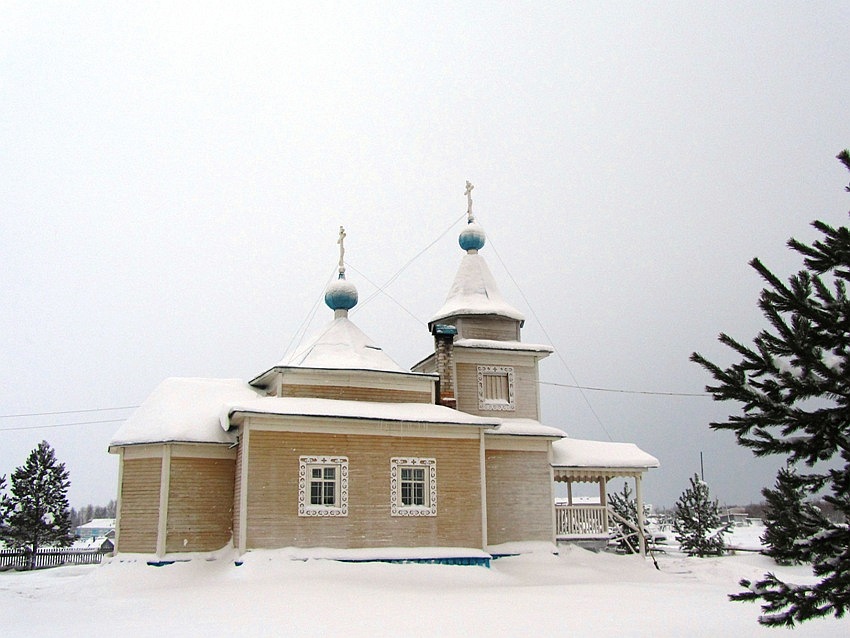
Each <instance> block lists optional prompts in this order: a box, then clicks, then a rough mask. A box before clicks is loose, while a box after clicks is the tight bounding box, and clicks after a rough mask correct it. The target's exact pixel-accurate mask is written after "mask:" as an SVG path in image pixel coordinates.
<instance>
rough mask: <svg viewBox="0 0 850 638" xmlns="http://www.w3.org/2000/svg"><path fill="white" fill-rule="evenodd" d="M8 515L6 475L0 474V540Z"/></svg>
mask: <svg viewBox="0 0 850 638" xmlns="http://www.w3.org/2000/svg"><path fill="white" fill-rule="evenodd" d="M8 516H9V497H8V496H7V495H6V477H5V476H3V475H0V540H3V539H4V538H5V532H6V529H7V523H6V521H7V517H8Z"/></svg>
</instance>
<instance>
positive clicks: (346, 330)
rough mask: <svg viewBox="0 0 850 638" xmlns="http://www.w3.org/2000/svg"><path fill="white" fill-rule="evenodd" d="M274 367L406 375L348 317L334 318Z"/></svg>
mask: <svg viewBox="0 0 850 638" xmlns="http://www.w3.org/2000/svg"><path fill="white" fill-rule="evenodd" d="M275 367H299V368H337V369H350V370H381V371H385V372H406V371H405V370H404V369H402V367H401V366H400V365H398V364H397V363H396V362H395V361H393V360H392V359H391V358H390V356H389V355H388V354H387V353H385V352H384V351H383V350H382V349H381V347H380V346H378V345H376V344H375V343H374V342H373V341H372V340H371V339H369V337H367V336H366V335H365V334H364V333H363V332H362V331H361V330H360V328H358V327H357V326H356V325H354V323H352V321H351V320H350V319H348V317H337V318H336V319H334V320H333V321H332V322H331V323H329V324H328V325H327V326H326V327H325V329H324V330H322V331H321V332H320V333H319V334H318V335H317V336H316V337H314V338H313V340H312V341H310V343H308V344H307V345H306V346H304V347H303V348H301V349H299V350H297V351H296V352H295V354H293V355H292V356H291V357H289V358H288V359H284V360H283V361H281V362H280V363H278V364H277V366H275Z"/></svg>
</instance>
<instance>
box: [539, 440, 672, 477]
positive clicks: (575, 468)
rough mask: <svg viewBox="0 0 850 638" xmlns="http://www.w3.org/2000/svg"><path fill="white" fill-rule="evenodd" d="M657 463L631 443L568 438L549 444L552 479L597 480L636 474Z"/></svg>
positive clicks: (655, 459) (656, 460)
mask: <svg viewBox="0 0 850 638" xmlns="http://www.w3.org/2000/svg"><path fill="white" fill-rule="evenodd" d="M659 466H660V463H659V461H658V459H657V458H655V457H654V456H652V455H651V454H648V453H647V452H644V451H643V450H641V449H640V448H639V447H638V446H637V445H635V444H634V443H612V442H606V441H588V440H583V439H572V438H569V437H565V438H563V439H561V440H559V441H555V442H554V443H552V468H553V470H554V475H555V480H556V481H598V480H599V479H600V478H604V479H606V480H607V479H610V478H614V477H618V476H639V475H641V474H643V473H644V472H646V471H647V470H648V469H650V468H656V467H659Z"/></svg>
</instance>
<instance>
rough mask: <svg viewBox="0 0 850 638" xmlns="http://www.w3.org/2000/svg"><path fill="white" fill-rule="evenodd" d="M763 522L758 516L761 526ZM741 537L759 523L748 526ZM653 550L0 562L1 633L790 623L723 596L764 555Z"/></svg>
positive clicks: (531, 631)
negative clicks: (1, 566) (762, 618)
mask: <svg viewBox="0 0 850 638" xmlns="http://www.w3.org/2000/svg"><path fill="white" fill-rule="evenodd" d="M755 529H756V530H758V528H755ZM742 533H743V535H741V536H739V537H738V538H736V541H740V544H741V545H745V544H747V543H748V542H749V543H752V542H753V541H754V542H756V543H757V536H758V534H757V533H755V532H753V531H751V528H745V529H744V530H742ZM658 561H659V565H660V567H661V570H660V571H656V569H655V568H654V566H653V564H652V561H650V560H648V559H647V560H646V561H643V560H641V559H640V558H637V557H627V556H617V555H613V554H593V553H591V552H588V551H585V550H581V549H578V548H561V551H560V554H559V555H557V556H555V555H552V554H551V553H549V552H547V551H539V552H536V553H533V554H528V555H523V556H517V557H509V558H501V559H499V560H496V561H493V562H492V564H491V565H492V566H491V568H490V569H486V568H483V567H457V566H446V565H399V564H385V563H359V564H352V563H342V562H335V561H330V560H290V559H289V558H288V556H287V552H286V551H284V550H281V551H261V552H251V553H249V554H248V555H247V556H245V557H244V563H243V564H242V565H241V566H236V565H234V562H233V557H232V555H230V554H229V553H227V552H223V553H221V554H219V555H218V556H217V557H216V558H215V559H206V560H205V559H203V558H201V559H196V560H193V561H191V562H186V563H175V564H173V565H169V566H165V567H150V566H148V565H146V564H145V563H144V561H140V560H136V561H134V560H132V559H131V558H130V557H125V558H123V559H112V560H111V561H110V562H108V563H105V564H103V565H100V566H90V567H61V568H56V569H48V570H42V571H37V572H32V573H26V572H18V573H15V572H5V573H0V618H2V623H0V627H2V634H3V635H4V636H65V637H67V636H87V637H91V636H110V635H125V636H128V637H129V636H133V637H135V636H162V635H166V634H168V635H175V636H332V635H340V636H386V635H398V634H404V635H406V636H594V637H596V636H744V635H746V636H751V635H765V636H767V635H774V636H777V635H791V634H789V632H788V631H787V630H784V629H766V628H762V627H760V626H758V625H757V624H756V616H757V613H758V607H757V606H756V605H751V604H744V603H731V602H728V601H727V599H726V595H727V594H728V593H729V592H733V591H737V589H738V586H737V581H738V580H739V579H740V578H741V577H748V578H754V577H757V576H759V575H761V574H762V573H763V572H765V571H767V570H774V571H776V572H778V573H780V574H782V575H784V576H786V577H787V578H789V579H791V580H793V581H796V582H803V581H804V580H806V579H807V578H809V572H808V570H807V569H806V568H777V567H776V565H775V564H774V563H773V562H772V561H771V560H769V559H767V558H765V557H763V556H760V555H759V554H755V553H749V552H739V553H737V554H736V555H733V556H725V557H721V558H706V559H697V558H687V557H685V556H683V555H681V554H679V553H678V552H676V551H668V552H666V553H664V554H660V555H658ZM848 635H850V619H844V620H840V621H838V620H834V619H828V620H818V621H813V622H809V623H804V624H803V625H801V626H799V627H798V628H797V629H796V630H794V632H793V636H795V637H797V636H800V637H805V636H819V637H830V636H842V637H843V636H848Z"/></svg>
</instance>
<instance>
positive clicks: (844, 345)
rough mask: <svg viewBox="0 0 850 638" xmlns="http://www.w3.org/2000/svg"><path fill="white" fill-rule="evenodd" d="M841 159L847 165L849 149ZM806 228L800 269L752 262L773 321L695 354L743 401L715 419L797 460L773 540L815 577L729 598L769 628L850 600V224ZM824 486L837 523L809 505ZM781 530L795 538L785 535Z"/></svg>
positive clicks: (781, 496)
mask: <svg viewBox="0 0 850 638" xmlns="http://www.w3.org/2000/svg"><path fill="white" fill-rule="evenodd" d="M838 157H839V159H840V160H841V161H842V163H843V164H844V165H845V166H846V167H847V168H848V169H850V153H848V151H843V152H842V153H841V154H839V156H838ZM848 190H850V187H848ZM812 225H813V226H814V228H815V229H816V230H817V231H819V232H820V234H821V237H820V238H819V239H818V240H816V241H814V242H812V243H811V244H805V243H803V242H801V241H799V240H796V239H791V240H790V241H789V242H788V246H789V248H790V249H791V250H793V251H795V252H797V253H799V254H800V255H801V256H802V258H803V266H804V267H803V268H802V269H801V270H800V271H799V272H798V273H797V274H796V275H792V276H791V277H789V278H788V281H787V282H783V281H781V280H780V278H779V277H777V276H776V275H774V274H773V273H772V272H771V271H770V270H769V269H768V268H767V267H766V266H765V265H764V264H763V263H762V262H761V261H759V260H758V259H754V260H752V261H751V262H750V265H751V266H752V267H753V268H754V269H755V270H756V271H757V272H758V273H759V275H760V276H761V278H762V279H763V280H764V282H765V284H766V287H765V288H764V290H762V292H761V294H760V296H759V301H758V305H759V308H760V309H761V311H762V313H763V315H764V317H765V319H766V320H767V323H768V328H767V329H764V330H762V331H761V332H759V333H758V334H757V335H756V336H755V337H754V338H753V341H752V346H747V345H744V344H743V343H741V342H739V341H737V340H735V339H733V338H732V337H730V336H728V335H726V334H721V335H720V342H721V343H723V344H724V345H726V346H728V347H729V348H730V349H731V350H732V351H734V352H735V353H736V355H738V356H739V357H740V361H739V362H738V363H733V364H732V365H730V366H728V367H725V368H723V367H720V366H718V365H716V364H714V363H712V362H710V361H708V360H707V359H706V358H705V357H703V356H702V355H700V354H699V353H693V354H692V355H691V360H692V361H694V362H696V363H698V364H699V365H701V366H702V367H703V368H704V369H705V370H706V371H708V373H709V374H710V375H711V376H712V377H713V378H714V381H715V383H714V384H713V385H709V386H707V387H706V391H707V392H709V393H711V394H712V396H713V397H714V399H715V400H717V401H735V402H737V403H740V404H741V411H740V413H738V414H733V415H731V416H729V417H728V420H727V421H724V422H717V423H712V424H711V427H712V428H713V429H716V430H729V431H731V432H733V433H734V434H735V436H736V438H737V440H738V443H739V444H741V445H743V446H745V447H748V448H750V449H751V450H752V451H753V453H754V454H755V455H756V456H767V455H775V454H778V455H784V456H785V457H786V462H787V464H788V466H789V467H790V466H796V467H797V468H798V471H797V472H793V473H792V472H791V470H784V471H781V472H780V474H779V476H778V477H777V485H776V488H775V490H773V491H770V490H768V491H767V492H770V493H771V497H772V498H774V499H775V500H776V501H777V503H782V504H781V508H784V514H783V516H785V518H784V519H783V518H781V517H780V516H779V515H778V514H777V517H776V519H775V520H774V521H772V523H771V524H772V525H773V526H774V527H775V532H776V533H775V534H774V535H773V538H772V539H771V540H770V542H769V543H768V544H769V545H771V546H773V547H775V548H776V550H775V551H774V554H773V555H774V558H776V559H777V560H778V561H781V562H810V563H811V565H812V572H813V573H814V575H815V576H817V577H818V579H819V580H818V582H817V583H816V584H814V585H795V584H790V583H784V582H782V581H780V580H779V579H778V578H777V577H776V576H775V575H773V574H766V575H765V576H764V577H763V578H762V579H761V580H758V581H756V582H751V581H749V580H743V581H741V585H742V586H743V587H745V591H743V592H741V593H738V594H734V595H732V596H731V598H732V600H745V601H760V602H762V611H763V614H762V616H761V617H760V619H759V622H761V623H762V624H765V625H771V626H773V625H788V626H793V625H794V624H795V623H798V622H802V621H805V620H808V619H810V618H815V617H819V616H826V615H834V616H836V617H841V616H843V615H844V614H845V612H846V611H847V609H848V608H850V298H848V295H847V287H846V282H847V280H848V279H850V229H848V228H846V227H843V226H842V227H839V228H834V227H832V226H830V225H828V224H826V223H824V222H821V221H816V222H814V223H813V224H812ZM801 466H802V467H804V468H806V471H805V472H803V471H800V469H799V468H800V467H801ZM823 467H828V468H829V469H826V470H823V469H820V468H823ZM818 470H820V471H818ZM821 491H826V494H824V495H823V500H824V501H826V502H827V503H829V504H830V505H832V506H833V508H834V509H835V511H836V512H837V513H838V515H839V516H840V517H841V518H840V520H839V521H837V522H834V521H829V520H827V519H825V518H824V517H821V516H818V515H817V512H815V511H814V510H813V509H811V508H810V507H808V506H806V505H805V498H806V497H811V496H814V495H815V494H817V493H819V492H821ZM767 492H766V495H767ZM776 507H780V505H777V506H776ZM769 528H770V524H769ZM783 536H784V537H786V538H785V539H784V540H788V538H787V537H793V538H791V539H790V542H787V543H783V542H781V541H780V538H781V537H783Z"/></svg>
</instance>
